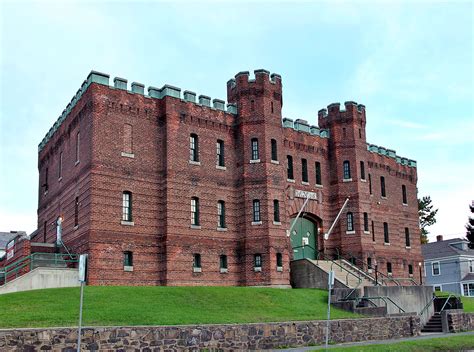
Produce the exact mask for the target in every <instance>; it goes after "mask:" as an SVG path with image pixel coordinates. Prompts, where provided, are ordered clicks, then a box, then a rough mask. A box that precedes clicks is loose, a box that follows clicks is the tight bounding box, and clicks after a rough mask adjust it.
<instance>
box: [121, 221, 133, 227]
mask: <svg viewBox="0 0 474 352" xmlns="http://www.w3.org/2000/svg"><path fill="white" fill-rule="evenodd" d="M120 224H121V225H125V226H135V223H134V222H133V221H125V220H122V221H120Z"/></svg>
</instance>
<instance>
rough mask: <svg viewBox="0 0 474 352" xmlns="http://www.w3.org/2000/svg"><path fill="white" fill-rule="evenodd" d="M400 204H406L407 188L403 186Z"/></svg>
mask: <svg viewBox="0 0 474 352" xmlns="http://www.w3.org/2000/svg"><path fill="white" fill-rule="evenodd" d="M402 202H403V204H407V187H406V186H405V185H402Z"/></svg>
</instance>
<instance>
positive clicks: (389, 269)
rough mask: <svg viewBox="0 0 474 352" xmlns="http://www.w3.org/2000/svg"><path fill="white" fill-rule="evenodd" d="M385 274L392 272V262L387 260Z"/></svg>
mask: <svg viewBox="0 0 474 352" xmlns="http://www.w3.org/2000/svg"><path fill="white" fill-rule="evenodd" d="M387 274H389V275H390V274H392V263H390V262H387Z"/></svg>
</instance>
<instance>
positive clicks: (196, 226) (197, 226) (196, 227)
mask: <svg viewBox="0 0 474 352" xmlns="http://www.w3.org/2000/svg"><path fill="white" fill-rule="evenodd" d="M190 228H191V229H193V230H200V229H201V225H191V227H190Z"/></svg>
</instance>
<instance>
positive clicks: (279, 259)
mask: <svg viewBox="0 0 474 352" xmlns="http://www.w3.org/2000/svg"><path fill="white" fill-rule="evenodd" d="M276 262H277V267H280V268H281V267H282V266H283V256H282V255H281V253H277V254H276Z"/></svg>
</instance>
